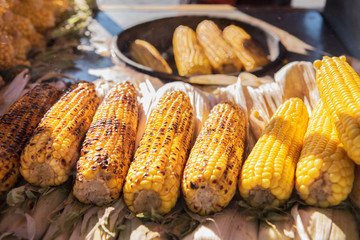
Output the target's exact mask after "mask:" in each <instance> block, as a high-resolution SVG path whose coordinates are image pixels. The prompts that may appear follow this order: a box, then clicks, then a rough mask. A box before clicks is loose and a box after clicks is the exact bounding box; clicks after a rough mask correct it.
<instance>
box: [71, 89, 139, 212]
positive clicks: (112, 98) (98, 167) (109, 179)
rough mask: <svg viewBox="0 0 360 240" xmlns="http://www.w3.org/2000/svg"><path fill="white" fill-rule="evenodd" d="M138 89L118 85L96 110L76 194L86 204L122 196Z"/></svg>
mask: <svg viewBox="0 0 360 240" xmlns="http://www.w3.org/2000/svg"><path fill="white" fill-rule="evenodd" d="M137 119H138V109H137V100H136V91H135V88H134V87H133V86H132V85H131V83H129V82H124V83H120V84H117V85H116V86H115V87H113V88H112V89H111V90H110V92H109V93H108V95H107V96H106V97H105V99H104V100H103V102H102V103H101V105H100V106H99V108H98V110H97V111H96V113H95V116H94V119H93V121H92V123H91V126H90V128H89V131H88V132H87V134H86V138H85V140H84V143H83V146H82V149H81V156H80V159H79V161H78V162H77V172H76V179H75V185H74V190H73V193H74V195H75V197H76V198H77V199H79V200H80V201H81V202H83V203H92V204H96V205H99V206H100V205H104V204H107V203H109V202H111V201H113V200H114V199H117V198H118V197H119V195H120V192H121V189H122V186H123V183H124V179H125V176H126V173H127V170H128V169H129V165H130V161H131V158H132V155H133V151H134V146H135V137H136V129H137Z"/></svg>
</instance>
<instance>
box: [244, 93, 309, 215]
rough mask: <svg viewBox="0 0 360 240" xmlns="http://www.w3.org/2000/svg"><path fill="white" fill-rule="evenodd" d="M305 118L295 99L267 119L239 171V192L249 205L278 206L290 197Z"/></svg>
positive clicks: (306, 121) (301, 105)
mask: <svg viewBox="0 0 360 240" xmlns="http://www.w3.org/2000/svg"><path fill="white" fill-rule="evenodd" d="M308 119H309V116H308V112H307V110H306V106H305V104H304V103H303V102H302V100H301V99H299V98H290V99H289V100H287V101H286V102H284V103H283V104H282V105H281V106H280V107H279V108H278V110H277V111H276V112H275V114H274V115H273V117H272V118H271V119H270V122H269V124H268V125H267V126H266V128H265V130H264V132H263V134H262V136H261V137H260V138H259V140H258V141H257V143H256V144H255V146H254V148H253V149H252V151H251V153H250V155H249V157H248V158H247V159H246V160H245V162H244V165H243V168H242V170H241V174H240V180H239V190H240V194H241V196H242V197H243V198H244V199H245V200H246V201H247V202H248V203H249V204H250V205H252V206H253V207H260V208H265V207H278V206H281V205H282V204H284V203H285V202H286V201H287V200H288V199H289V198H290V196H291V193H292V191H293V188H294V176H295V167H296V163H297V161H298V159H299V156H300V151H301V147H302V144H303V138H304V134H305V131H306V127H307V124H308Z"/></svg>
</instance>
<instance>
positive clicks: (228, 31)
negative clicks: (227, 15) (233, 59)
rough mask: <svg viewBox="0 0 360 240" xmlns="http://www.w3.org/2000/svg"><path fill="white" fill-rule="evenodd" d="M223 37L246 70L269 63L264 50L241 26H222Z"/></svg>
mask: <svg viewBox="0 0 360 240" xmlns="http://www.w3.org/2000/svg"><path fill="white" fill-rule="evenodd" d="M223 37H224V39H225V40H226V41H227V42H228V43H229V44H230V46H232V48H233V50H234V52H235V54H236V56H237V57H238V58H239V59H240V61H241V62H242V64H243V66H244V68H245V70H246V71H251V70H254V69H256V68H258V67H261V66H264V65H266V64H268V63H269V60H268V58H267V56H266V54H265V52H264V50H263V49H262V48H261V47H260V45H259V44H258V43H257V42H255V41H254V40H253V39H252V37H251V36H250V35H249V34H248V33H247V32H246V31H245V30H244V29H242V28H241V27H238V26H235V25H230V26H227V27H226V28H224V31H223Z"/></svg>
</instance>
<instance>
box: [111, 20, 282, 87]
mask: <svg viewBox="0 0 360 240" xmlns="http://www.w3.org/2000/svg"><path fill="white" fill-rule="evenodd" d="M205 19H208V20H212V21H214V22H215V23H216V24H217V25H218V26H219V28H220V29H224V28H225V27H226V26H228V25H230V24H234V25H236V26H239V27H242V28H243V29H244V30H245V31H247V32H248V33H249V34H250V35H251V36H252V38H253V39H254V40H255V41H256V42H257V43H259V44H260V46H261V47H262V48H263V49H264V51H265V53H267V54H268V56H269V59H270V63H269V64H267V65H266V66H263V67H260V68H257V69H255V70H253V71H251V73H253V74H255V75H262V74H264V73H265V72H266V71H268V70H269V69H271V68H273V67H274V66H276V65H277V64H279V63H280V62H281V60H282V58H283V55H284V53H285V47H284V46H283V45H282V43H281V42H280V39H279V37H278V36H277V35H276V34H274V33H272V32H270V31H268V30H266V29H262V28H260V27H258V26H255V25H252V24H250V23H247V22H242V21H239V20H235V19H229V18H224V17H214V16H199V15H196V16H176V17H167V18H161V19H156V20H152V21H148V22H145V23H141V24H138V25H135V26H133V27H130V28H128V29H126V30H124V31H122V32H121V33H120V34H119V35H118V36H117V37H116V39H115V41H114V44H113V46H112V50H113V53H114V55H115V57H116V58H118V59H119V60H120V61H122V62H124V63H125V64H126V65H127V66H129V67H131V68H133V69H135V70H137V71H139V72H142V73H145V74H148V75H151V76H154V77H158V78H160V79H164V80H170V81H181V80H186V79H188V78H189V77H184V76H179V75H178V73H177V69H176V65H175V60H174V55H173V50H172V37H173V33H174V31H175V29H176V28H177V27H178V26H179V25H186V26H188V27H191V28H192V29H194V30H195V29H196V26H197V25H198V24H199V23H200V22H201V21H203V20H205ZM136 39H142V40H145V41H148V42H149V43H151V44H153V45H154V46H155V47H156V48H157V49H158V50H159V52H160V53H161V54H162V56H163V57H164V58H165V60H166V61H167V62H168V64H169V65H170V67H171V68H172V69H173V74H167V73H163V72H159V71H155V70H153V69H151V68H149V67H146V66H143V65H141V64H138V63H136V62H134V61H133V60H131V58H130V57H129V47H130V44H131V43H132V42H133V41H135V40H136ZM238 74H239V73H233V74H229V75H234V76H237V75H238Z"/></svg>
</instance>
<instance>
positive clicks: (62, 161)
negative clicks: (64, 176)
mask: <svg viewBox="0 0 360 240" xmlns="http://www.w3.org/2000/svg"><path fill="white" fill-rule="evenodd" d="M60 163H61V165H63V166H64V167H65V166H66V160H65V159H61V160H60Z"/></svg>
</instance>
